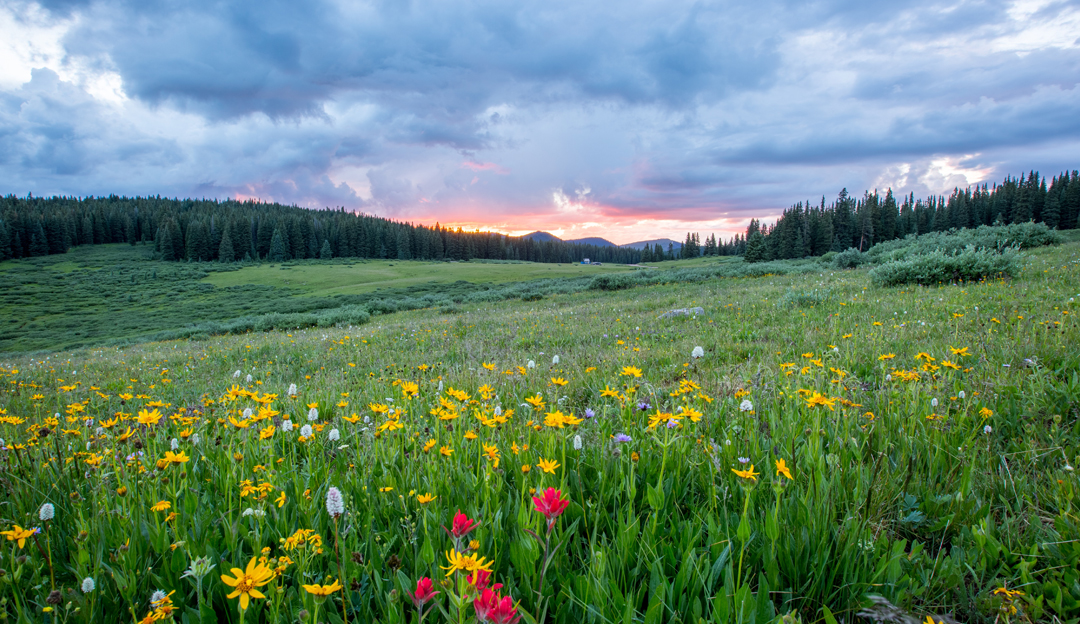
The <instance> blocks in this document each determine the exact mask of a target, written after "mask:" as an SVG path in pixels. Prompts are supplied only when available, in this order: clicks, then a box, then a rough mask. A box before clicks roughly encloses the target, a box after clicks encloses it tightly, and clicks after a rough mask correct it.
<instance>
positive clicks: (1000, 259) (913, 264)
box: [870, 247, 1021, 286]
mask: <svg viewBox="0 0 1080 624" xmlns="http://www.w3.org/2000/svg"><path fill="white" fill-rule="evenodd" d="M1020 258H1021V256H1020V254H1019V253H1017V252H1016V251H1015V250H1013V249H1006V250H1004V251H1003V252H1002V253H996V252H994V251H990V250H988V249H976V248H974V247H969V248H967V249H965V250H964V251H962V252H960V253H955V254H950V253H946V252H943V251H934V252H930V253H927V254H923V255H919V256H915V257H913V258H910V259H908V260H895V261H893V262H888V263H885V264H883V265H881V266H879V267H876V268H874V269H873V270H871V271H870V281H871V282H873V283H874V284H876V285H878V286H898V285H900V284H922V285H930V284H945V283H949V282H970V281H975V280H980V279H984V278H987V277H998V276H1010V277H1012V276H1015V275H1016V274H1017V273H1018V272H1019V271H1020Z"/></svg>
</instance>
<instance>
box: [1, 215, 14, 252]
mask: <svg viewBox="0 0 1080 624" xmlns="http://www.w3.org/2000/svg"><path fill="white" fill-rule="evenodd" d="M11 257H12V254H11V232H10V231H9V230H8V226H7V225H5V224H4V222H3V221H2V220H0V262H3V261H4V260H8V259H9V258H11Z"/></svg>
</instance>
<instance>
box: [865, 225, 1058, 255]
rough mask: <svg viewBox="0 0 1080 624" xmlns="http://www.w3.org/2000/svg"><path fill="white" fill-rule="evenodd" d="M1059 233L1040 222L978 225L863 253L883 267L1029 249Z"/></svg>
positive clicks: (888, 243)
mask: <svg viewBox="0 0 1080 624" xmlns="http://www.w3.org/2000/svg"><path fill="white" fill-rule="evenodd" d="M1062 241H1063V238H1062V236H1061V234H1059V233H1058V232H1057V231H1055V230H1051V229H1050V228H1048V227H1046V225H1045V224H1043V223H1014V224H1012V225H994V226H991V225H981V226H979V227H977V228H975V229H967V228H963V229H959V230H957V229H952V230H948V231H946V232H930V233H928V234H922V235H919V236H916V235H914V234H911V235H908V236H907V237H906V238H900V239H897V240H891V241H886V242H884V243H878V244H877V245H874V246H873V247H871V248H870V249H869V251H867V252H866V255H867V256H868V259H869V261H870V262H874V263H875V264H883V263H885V262H893V261H896V260H906V259H908V258H912V257H914V256H918V255H923V254H927V253H930V252H934V251H942V252H945V253H957V252H960V251H962V250H964V249H967V248H968V247H973V248H975V249H987V250H993V251H998V252H1000V251H1003V250H1005V249H1008V248H1015V249H1031V248H1032V247H1043V246H1046V245H1057V244H1060V243H1061V242H1062Z"/></svg>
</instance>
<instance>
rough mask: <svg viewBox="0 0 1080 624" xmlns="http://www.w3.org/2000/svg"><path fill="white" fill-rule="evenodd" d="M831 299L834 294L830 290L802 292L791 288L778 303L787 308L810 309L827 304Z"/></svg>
mask: <svg viewBox="0 0 1080 624" xmlns="http://www.w3.org/2000/svg"><path fill="white" fill-rule="evenodd" d="M829 299H832V292H830V291H829V290H828V289H825V290H818V289H816V288H813V289H810V290H802V289H795V288H789V289H788V290H787V292H785V293H784V296H783V297H781V298H780V301H778V302H777V305H779V306H781V307H785V308H809V307H813V306H816V305H820V304H822V303H825V302H826V301H828V300H829Z"/></svg>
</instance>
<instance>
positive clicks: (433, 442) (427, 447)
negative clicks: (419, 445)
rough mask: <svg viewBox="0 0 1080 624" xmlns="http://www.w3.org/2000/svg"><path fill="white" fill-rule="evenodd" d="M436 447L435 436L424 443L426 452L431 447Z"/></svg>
mask: <svg viewBox="0 0 1080 624" xmlns="http://www.w3.org/2000/svg"><path fill="white" fill-rule="evenodd" d="M433 448H435V438H431V439H430V440H428V441H427V442H425V443H424V452H425V453H427V452H428V451H430V450H431V449H433Z"/></svg>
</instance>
